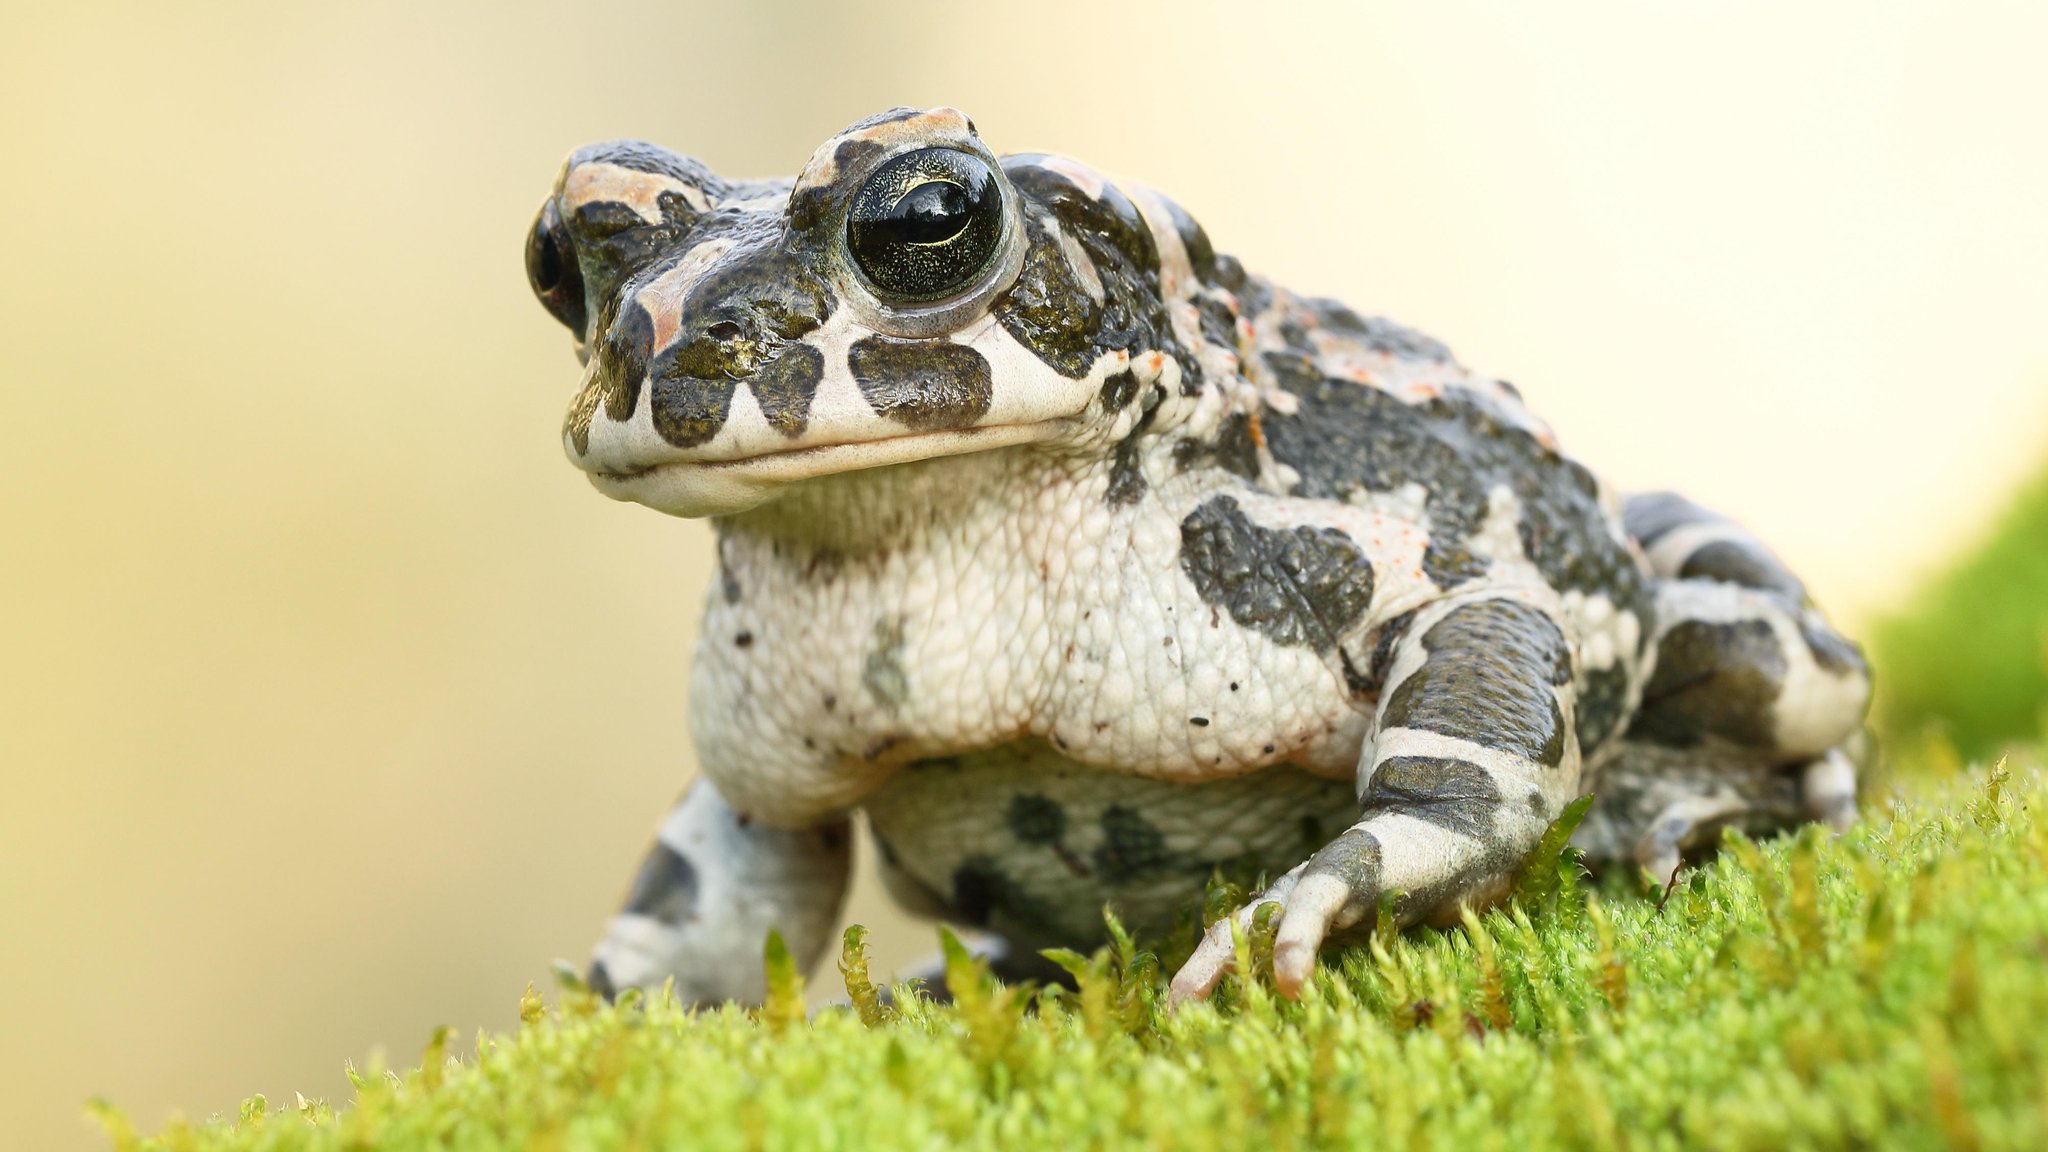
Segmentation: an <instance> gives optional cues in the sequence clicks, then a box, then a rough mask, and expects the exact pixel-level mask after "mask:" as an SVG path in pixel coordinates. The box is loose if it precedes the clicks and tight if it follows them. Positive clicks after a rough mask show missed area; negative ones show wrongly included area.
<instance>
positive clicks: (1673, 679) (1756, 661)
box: [1629, 620, 1785, 748]
mask: <svg viewBox="0 0 2048 1152" xmlns="http://www.w3.org/2000/svg"><path fill="white" fill-rule="evenodd" d="M1784 681H1785V654H1784V653H1783V652H1781V651H1779V649H1778V638H1777V635H1776V634H1775V633H1774V632H1772V631H1771V626H1770V625H1769V624H1766V623H1765V622H1763V621H1761V620H1743V621H1738V622H1735V623H1731V624H1713V623H1708V622H1706V621H1701V620H1688V621H1686V622H1685V623H1683V624H1680V625H1678V626H1676V627H1674V628H1673V629H1671V631H1670V632H1668V633H1666V634H1665V636H1664V639H1663V640H1661V641H1659V642H1658V644H1657V667H1656V671H1654V672H1652V673H1651V675H1650V682H1649V683H1648V684H1647V685H1645V686H1644V687H1643V706H1642V709H1641V711H1639V712H1638V713H1637V714H1636V718H1635V723H1634V724H1632V725H1630V727H1629V735H1631V736H1636V737H1641V738H1643V739H1646V740H1650V741H1653V742H1655V743H1658V744H1664V745H1668V746H1670V747H1674V748H1690V747H1693V746H1694V745H1697V744H1698V743H1699V742H1700V741H1701V740H1702V739H1704V738H1705V737H1707V736H1710V735H1711V736H1719V737H1721V738H1723V739H1726V740H1731V741H1734V742H1735V743H1737V744H1741V745H1744V746H1747V747H1751V748H1768V747H1770V746H1771V745H1772V743H1773V742H1774V730H1775V726H1774V723H1773V720H1772V715H1771V712H1772V707H1773V706H1774V705H1775V704H1776V703H1777V700H1778V692H1779V689H1780V688H1781V687H1782V686H1783V684H1784Z"/></svg>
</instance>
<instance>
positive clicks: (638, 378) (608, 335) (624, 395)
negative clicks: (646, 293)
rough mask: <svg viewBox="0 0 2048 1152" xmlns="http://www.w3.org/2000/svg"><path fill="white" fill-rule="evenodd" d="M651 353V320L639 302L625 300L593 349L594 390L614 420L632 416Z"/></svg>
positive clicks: (638, 400) (652, 331)
mask: <svg viewBox="0 0 2048 1152" xmlns="http://www.w3.org/2000/svg"><path fill="white" fill-rule="evenodd" d="M653 353H654V319H653V317H651V316H649V315H648V314H647V309H645V308H642V307H641V306H640V304H639V302H637V301H629V302H627V304H626V305H625V307H624V308H623V309H621V311H620V314H619V318H618V319H617V320H616V321H614V322H613V323H612V325H611V326H610V327H609V328H607V329H605V336H604V342H603V344H601V345H600V346H599V347H598V350H597V388H598V391H599V392H600V393H601V394H602V395H603V396H604V414H605V415H607V416H609V417H611V418H612V419H613V420H615V421H624V420H626V419H627V418H628V417H630V416H632V415H633V409H634V408H635V407H637V406H638V405H639V403H640V385H641V383H642V382H643V381H644V380H645V379H646V377H647V358H648V357H649V356H651V355H653Z"/></svg>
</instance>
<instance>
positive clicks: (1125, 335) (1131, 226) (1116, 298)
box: [993, 155, 1201, 393]
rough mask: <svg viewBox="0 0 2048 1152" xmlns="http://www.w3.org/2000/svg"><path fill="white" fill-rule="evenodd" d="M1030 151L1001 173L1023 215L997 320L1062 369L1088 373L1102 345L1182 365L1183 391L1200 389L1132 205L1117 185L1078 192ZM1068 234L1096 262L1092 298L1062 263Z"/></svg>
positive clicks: (1148, 238)
mask: <svg viewBox="0 0 2048 1152" xmlns="http://www.w3.org/2000/svg"><path fill="white" fill-rule="evenodd" d="M1044 159H1045V158H1044V157H1042V156H1036V155H1020V156H1008V157H1005V158H1004V159H1003V171H1004V172H1005V173H1006V174H1007V175H1008V176H1009V178H1010V182H1011V185H1012V186H1013V187H1014V188H1015V189H1016V192H1017V195H1018V197H1019V200H1020V203H1019V208H1020V210H1021V211H1022V214H1023V217H1024V242H1025V251H1024V265H1023V268H1022V270H1021V271H1020V272H1019V273H1018V276H1017V280H1016V282H1015V283H1014V284H1013V285H1012V286H1011V288H1010V290H1009V291H1008V292H1007V293H1005V294H1004V295H1003V296H1002V297H1001V298H999V299H998V300H997V301H996V304H995V306H994V308H993V312H994V314H995V317H996V320H997V322H998V323H1000V324H1002V326H1003V328H1004V330H1006V331H1008V332H1009V333H1010V335H1012V336H1014V337H1016V339H1017V341H1018V342H1019V343H1021V344H1023V345H1024V346H1025V347H1026V348H1029V349H1031V351H1032V352H1033V353H1034V354H1035V355H1037V356H1038V358H1039V359H1041V360H1043V361H1045V363H1046V364H1047V365H1049V366H1050V367H1051V368H1053V370H1055V371H1057V372H1059V373H1060V374H1061V375H1064V376H1068V377H1074V378H1079V377H1081V376H1084V375H1086V374H1087V372H1088V370H1089V368H1091V367H1092V366H1093V365H1094V363H1095V361H1096V359H1097V357H1099V356H1100V355H1102V354H1103V353H1104V352H1109V351H1116V350H1123V351H1128V352H1130V353H1132V354H1133V355H1136V354H1140V353H1144V352H1154V351H1156V352H1161V353H1164V354H1166V355H1168V356H1172V357H1173V358H1174V359H1175V360H1176V361H1177V362H1178V363H1179V364H1180V367H1181V374H1182V390H1183V391H1184V392H1189V393H1192V392H1194V391H1196V390H1198V389H1199V388H1200V386H1201V367H1200V365H1199V364H1198V363H1197V362H1196V360H1195V358H1194V355H1193V353H1192V352H1190V351H1189V350H1188V349H1186V348H1184V347H1182V346H1181V344H1180V342H1179V340H1178V339H1177V338H1176V337H1175V336H1174V333H1173V324H1172V321H1171V319H1170V318H1169V317H1168V315H1167V313H1166V306H1165V304H1164V302H1163V301H1162V300H1161V298H1160V290H1159V252H1158V249H1157V247H1156V246H1155V245H1154V244H1153V241H1152V230H1151V228H1150V226H1148V225H1147V224H1146V223H1145V219H1144V217H1143V216H1142V215H1140V214H1139V212H1138V209H1137V206H1136V205H1134V204H1132V203H1131V201H1130V198H1129V197H1127V196H1125V195H1124V194H1123V192H1122V191H1121V190H1120V189H1118V188H1117V187H1116V186H1115V185H1113V184H1106V185H1104V186H1103V188H1102V190H1101V194H1100V195H1099V196H1091V195H1089V194H1088V193H1087V192H1085V191H1083V190H1082V189H1081V188H1080V187H1079V186H1078V185H1076V184H1075V183H1074V182H1073V181H1071V180H1069V179H1068V178H1067V177H1066V176H1065V175H1064V174H1063V173H1061V172H1059V171H1057V170H1056V169H1054V168H1052V167H1048V166H1046V165H1045V164H1044V163H1042V161H1043V160H1044ZM1055 230H1057V231H1058V232H1061V233H1064V234H1065V235H1067V236H1070V237H1072V238H1073V240H1074V241H1075V242H1076V243H1077V244H1078V245H1079V246H1080V248H1081V250H1082V251H1083V252H1085V253H1087V255H1088V258H1089V262H1090V263H1091V264H1093V265H1094V266H1095V274H1096V279H1097V280H1098V281H1099V282H1100V283H1101V285H1102V292H1103V298H1102V301H1101V302H1100V303H1097V302H1096V301H1095V299H1094V298H1093V297H1091V296H1090V295H1089V294H1088V290H1087V288H1086V287H1084V286H1083V284H1082V280H1081V277H1080V276H1079V274H1077V273H1076V272H1075V270H1074V269H1073V267H1072V266H1071V265H1070V264H1069V263H1068V262H1067V256H1066V252H1065V250H1064V249H1063V248H1062V247H1061V245H1060V243H1059V241H1058V240H1057V239H1056V238H1055V236H1054V232H1055Z"/></svg>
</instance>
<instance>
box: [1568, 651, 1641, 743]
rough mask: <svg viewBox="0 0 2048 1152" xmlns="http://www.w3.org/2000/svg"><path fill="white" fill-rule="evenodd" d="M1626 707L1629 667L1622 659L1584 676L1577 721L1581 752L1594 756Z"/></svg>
mask: <svg viewBox="0 0 2048 1152" xmlns="http://www.w3.org/2000/svg"><path fill="white" fill-rule="evenodd" d="M1627 707H1628V668H1627V666H1626V665H1624V664H1622V662H1621V661H1619V660H1617V661H1615V662H1614V663H1612V664H1610V665H1608V666H1607V667H1606V668H1604V669H1601V670H1600V671H1598V672H1588V673H1586V674H1585V675H1584V676H1583V677H1581V679H1580V683H1579V695H1578V712H1577V716H1576V724H1575V727H1576V728H1577V729H1578V733H1579V752H1580V753H1581V754H1582V755H1585V756H1591V755H1592V754H1593V753H1594V752H1595V751H1596V750H1598V749H1599V747H1600V746H1601V745H1602V744H1605V743H1607V738H1608V737H1609V736H1612V735H1614V731H1615V728H1616V727H1617V726H1618V725H1619V724H1620V722H1621V716H1622V713H1623V712H1624V711H1625V710H1626V709H1627Z"/></svg>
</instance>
